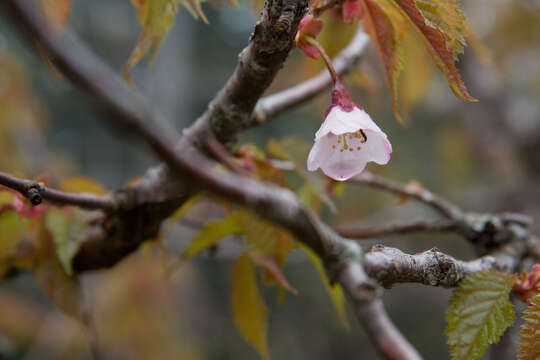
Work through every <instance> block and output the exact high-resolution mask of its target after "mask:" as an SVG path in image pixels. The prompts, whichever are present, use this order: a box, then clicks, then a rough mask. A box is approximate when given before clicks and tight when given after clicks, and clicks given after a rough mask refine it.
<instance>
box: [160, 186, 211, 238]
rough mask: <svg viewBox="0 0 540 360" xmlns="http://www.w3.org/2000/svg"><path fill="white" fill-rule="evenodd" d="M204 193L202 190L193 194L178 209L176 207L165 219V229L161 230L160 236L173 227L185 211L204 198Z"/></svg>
mask: <svg viewBox="0 0 540 360" xmlns="http://www.w3.org/2000/svg"><path fill="white" fill-rule="evenodd" d="M205 195H206V194H205V193H204V192H200V193H198V194H196V195H193V196H192V197H190V198H189V199H187V200H186V201H185V202H184V203H183V204H182V205H181V206H180V207H179V208H178V209H176V210H175V211H174V213H173V214H172V215H171V216H170V217H169V219H168V220H167V224H166V226H165V229H164V230H163V231H162V232H161V236H163V237H164V236H165V235H166V234H168V233H169V232H170V231H171V229H172V228H173V226H174V224H176V222H177V221H179V220H180V219H181V218H182V217H184V215H185V214H186V212H187V211H188V210H189V209H191V207H192V206H193V205H195V204H197V203H198V202H199V201H201V200H202V199H204V197H205Z"/></svg>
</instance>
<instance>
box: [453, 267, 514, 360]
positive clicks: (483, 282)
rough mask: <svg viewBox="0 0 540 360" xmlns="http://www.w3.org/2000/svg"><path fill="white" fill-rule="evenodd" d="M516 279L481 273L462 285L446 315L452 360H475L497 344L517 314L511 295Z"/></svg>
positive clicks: (496, 273)
mask: <svg viewBox="0 0 540 360" xmlns="http://www.w3.org/2000/svg"><path fill="white" fill-rule="evenodd" d="M515 282H516V278H515V277H514V276H511V275H508V274H505V273H502V272H500V271H495V270H490V271H481V272H477V273H474V274H472V275H469V276H467V277H466V278H465V279H463V281H461V282H460V284H459V286H458V288H456V289H455V290H454V294H453V295H452V298H451V299H450V306H449V308H448V311H447V314H446V322H447V324H448V325H447V328H446V336H447V342H448V345H449V346H450V353H451V355H452V359H455V360H458V359H459V360H475V359H478V358H479V357H481V356H482V355H483V354H484V353H485V352H486V350H487V348H488V346H489V345H490V344H494V343H497V342H498V341H499V339H500V337H501V335H502V334H503V333H504V331H505V330H506V328H507V327H509V326H510V325H512V323H513V322H514V318H515V314H514V308H513V305H512V303H511V302H510V301H509V300H508V294H510V291H511V290H512V286H513V285H514V283H515Z"/></svg>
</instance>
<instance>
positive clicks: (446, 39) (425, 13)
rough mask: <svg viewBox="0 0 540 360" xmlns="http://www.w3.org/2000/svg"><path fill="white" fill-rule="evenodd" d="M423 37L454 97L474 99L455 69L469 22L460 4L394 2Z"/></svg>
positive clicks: (439, 0) (433, 0)
mask: <svg viewBox="0 0 540 360" xmlns="http://www.w3.org/2000/svg"><path fill="white" fill-rule="evenodd" d="M393 1H395V2H396V3H397V4H398V5H399V6H400V7H401V9H402V11H403V13H404V14H405V15H406V17H407V18H408V19H409V20H410V21H411V23H412V24H414V26H415V28H416V29H418V31H419V33H420V34H421V35H422V36H423V38H424V40H425V43H426V47H427V49H428V50H429V52H430V55H431V57H432V58H433V61H434V62H435V64H436V65H437V67H438V68H439V69H440V70H441V72H442V73H443V74H444V76H445V77H446V80H447V82H448V85H449V86H450V88H451V89H452V91H453V92H454V94H455V95H456V96H458V97H460V98H461V99H464V100H468V101H477V100H476V99H475V98H473V97H472V96H471V95H470V94H469V92H468V91H467V88H466V87H465V84H464V82H463V80H462V79H461V75H460V74H459V71H458V69H457V67H456V64H455V62H456V59H457V57H458V55H459V54H461V53H462V52H463V46H464V45H465V29H466V25H465V24H466V19H465V15H463V13H462V12H461V10H460V8H459V4H458V1H457V0H393Z"/></svg>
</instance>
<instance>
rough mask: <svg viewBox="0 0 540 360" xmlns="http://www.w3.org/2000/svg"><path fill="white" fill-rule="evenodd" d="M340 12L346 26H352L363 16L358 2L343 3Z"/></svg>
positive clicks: (360, 4)
mask: <svg viewBox="0 0 540 360" xmlns="http://www.w3.org/2000/svg"><path fill="white" fill-rule="evenodd" d="M342 11H343V20H344V21H345V22H346V23H348V24H352V23H353V22H355V21H356V20H360V19H361V18H362V17H363V16H364V7H363V6H362V2H361V1H360V0H355V1H345V2H344V3H343V7H342Z"/></svg>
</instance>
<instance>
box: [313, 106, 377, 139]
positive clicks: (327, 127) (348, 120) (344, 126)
mask: <svg viewBox="0 0 540 360" xmlns="http://www.w3.org/2000/svg"><path fill="white" fill-rule="evenodd" d="M359 129H365V130H373V131H379V132H380V131H381V129H379V127H378V126H377V125H376V124H375V123H374V122H373V120H371V117H370V116H369V115H368V113H367V112H365V111H364V110H361V109H360V108H358V107H355V108H354V109H353V110H352V111H349V112H347V111H344V110H343V109H341V108H340V107H339V106H334V107H332V109H331V110H330V112H329V113H328V115H327V116H326V118H325V120H324V122H323V123H322V125H321V127H320V129H319V131H317V133H316V134H315V139H319V138H321V137H323V136H325V135H327V134H328V133H332V134H335V135H341V134H345V133H351V132H352V133H353V132H355V131H357V130H359Z"/></svg>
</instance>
